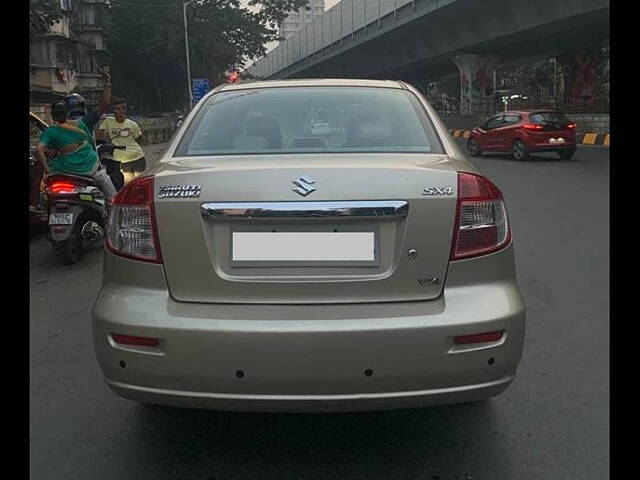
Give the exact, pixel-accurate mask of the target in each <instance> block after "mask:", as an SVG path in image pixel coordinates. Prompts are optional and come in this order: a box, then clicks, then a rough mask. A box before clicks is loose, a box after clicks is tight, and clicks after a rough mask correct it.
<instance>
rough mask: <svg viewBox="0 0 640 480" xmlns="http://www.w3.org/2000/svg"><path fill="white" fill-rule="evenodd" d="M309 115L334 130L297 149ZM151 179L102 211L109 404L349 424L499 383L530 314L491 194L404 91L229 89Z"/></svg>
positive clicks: (385, 86)
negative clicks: (339, 417)
mask: <svg viewBox="0 0 640 480" xmlns="http://www.w3.org/2000/svg"><path fill="white" fill-rule="evenodd" d="M221 94H226V95H221ZM216 95H218V96H217V97H216ZM319 107H320V108H323V109H324V110H325V111H326V112H327V116H328V123H329V126H328V127H327V128H326V129H323V133H317V134H316V136H315V137H314V138H315V140H316V141H314V142H310V141H300V139H301V138H303V136H305V135H306V136H308V135H310V133H309V132H310V129H309V128H306V129H305V128H304V127H303V126H301V125H300V124H301V123H304V122H305V121H307V120H305V113H304V112H305V111H309V109H316V110H317V109H318V108H319ZM243 111H244V112H245V113H246V115H245V117H242V119H240V117H238V118H236V117H235V116H237V115H240V116H242V115H243V114H242V113H241V112H243ZM255 112H260V113H261V114H260V115H257V116H256V115H255ZM383 112H386V113H383ZM385 115H387V117H385ZM394 115H395V117H394ZM407 118H413V120H412V123H406V124H403V122H409V120H407ZM221 119H226V123H227V126H228V128H227V127H226V126H225V125H224V124H223V123H221ZM257 119H259V120H257ZM274 119H277V120H278V121H277V122H275V121H273V120H274ZM323 120H324V119H323ZM313 121H314V120H313V119H311V120H308V122H309V125H311V124H312V122H313ZM238 122H239V123H238ZM234 124H236V125H242V128H239V127H237V126H236V127H234V126H233V125H234ZM214 126H217V127H218V128H214ZM276 127H278V128H276ZM291 132H295V134H297V135H300V137H295V135H293V136H292V135H291ZM232 137H233V139H232ZM279 138H280V140H281V141H280V142H278V139H279ZM319 139H321V140H322V141H319ZM302 145H307V146H306V147H304V146H302ZM309 145H313V147H309ZM316 148H317V149H320V150H315V149H316ZM151 173H152V175H151V176H149V177H145V178H139V179H136V180H134V181H133V182H131V183H130V184H128V185H127V186H126V187H125V189H124V190H123V192H122V193H120V194H119V195H118V197H116V199H115V200H114V206H113V210H112V214H111V218H110V225H109V229H108V241H107V246H108V249H107V252H106V254H105V267H104V284H103V288H102V291H101V292H100V295H99V296H98V299H97V300H96V304H95V307H94V312H93V335H94V345H95V351H96V356H97V358H98V361H99V364H100V367H101V369H102V371H103V373H104V376H105V381H106V382H107V384H108V385H109V386H110V387H111V388H112V389H113V390H114V391H115V392H116V393H118V394H120V395H122V396H123V397H126V398H130V399H134V400H138V401H143V402H151V403H162V404H168V405H175V406H187V407H202V408H213V409H222V410H253V411H350V410H367V409H387V408H403V407H417V406H424V405H430V404H438V403H450V402H461V401H473V400H478V399H482V398H487V397H490V396H493V395H496V394H498V393H499V392H501V391H502V390H504V389H505V388H506V387H507V386H508V385H509V383H510V382H511V381H512V380H513V378H514V375H515V372H516V369H517V366H518V363H519V360H520V357H521V354H522V346H523V338H524V318H525V314H524V305H523V302H522V298H521V296H520V293H519V290H518V287H517V284H516V278H515V267H514V256H513V247H512V242H511V230H510V226H509V222H508V217H507V214H506V209H505V206H504V201H503V198H502V195H501V193H500V191H499V190H498V189H497V187H495V185H493V184H492V183H491V182H490V181H489V180H488V179H486V178H485V177H484V176H482V175H481V174H480V173H479V172H477V171H476V170H475V169H474V168H473V167H472V166H471V165H470V164H469V163H468V162H467V161H466V160H465V159H464V157H463V155H462V153H461V152H460V150H459V149H458V147H457V146H456V145H455V142H454V141H453V140H452V139H451V137H450V136H449V135H448V133H447V131H446V128H445V127H444V125H442V123H441V122H440V120H439V119H438V118H437V115H436V114H435V112H433V110H432V109H431V107H430V106H429V105H428V104H427V103H426V101H424V99H423V98H422V97H421V96H420V94H419V93H418V92H416V91H415V90H414V89H412V88H410V87H408V86H406V85H404V84H399V83H396V82H366V81H364V82H354V81H324V82H323V81H317V82H313V81H297V82H295V81H289V82H266V83H258V84H249V85H235V86H232V87H226V88H224V89H222V90H217V91H215V92H214V93H213V94H210V95H209V97H208V98H206V99H204V100H203V101H202V102H201V103H200V105H199V110H198V111H196V112H194V113H192V114H191V115H190V117H189V118H188V119H187V120H186V121H185V124H184V125H183V126H182V130H181V131H180V132H179V133H178V135H177V136H176V139H175V140H174V142H173V144H172V145H170V146H169V148H168V149H167V151H166V153H165V157H164V158H163V159H162V160H161V162H159V165H158V166H157V167H156V168H155V169H154V170H152V172H151Z"/></svg>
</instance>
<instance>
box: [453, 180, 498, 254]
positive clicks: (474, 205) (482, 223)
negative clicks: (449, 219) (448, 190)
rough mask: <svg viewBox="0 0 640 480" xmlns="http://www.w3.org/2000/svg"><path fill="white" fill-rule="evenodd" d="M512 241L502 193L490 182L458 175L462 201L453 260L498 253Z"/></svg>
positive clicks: (460, 201) (457, 221)
mask: <svg viewBox="0 0 640 480" xmlns="http://www.w3.org/2000/svg"><path fill="white" fill-rule="evenodd" d="M510 241H511V226H510V225H509V219H508V217H507V210H506V208H505V205H504V200H503V198H502V192H500V190H499V189H498V187H496V186H495V185H494V184H493V183H492V182H491V181H490V180H489V179H487V178H485V177H483V176H481V175H476V174H473V173H466V172H459V173H458V200H457V207H456V219H455V225H454V230H453V242H452V246H451V256H450V259H451V260H461V259H464V258H472V257H478V256H481V255H486V254H488V253H493V252H497V251H498V250H501V249H503V248H505V247H506V246H507V245H508V244H509V242H510Z"/></svg>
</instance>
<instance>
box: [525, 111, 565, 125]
mask: <svg viewBox="0 0 640 480" xmlns="http://www.w3.org/2000/svg"><path fill="white" fill-rule="evenodd" d="M530 118H531V121H532V122H533V123H539V124H545V123H559V124H562V125H566V124H567V123H571V120H569V119H568V118H567V117H565V116H564V115H563V114H561V113H557V112H541V113H534V114H533V115H531V116H530Z"/></svg>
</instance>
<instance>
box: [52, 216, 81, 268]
mask: <svg viewBox="0 0 640 480" xmlns="http://www.w3.org/2000/svg"><path fill="white" fill-rule="evenodd" d="M81 231H82V229H81V228H79V227H78V224H77V223H76V225H75V226H74V227H73V231H72V232H71V235H69V238H67V239H66V240H64V241H62V242H59V243H58V251H59V252H60V255H61V256H62V262H63V263H64V264H65V265H73V264H74V263H76V262H77V261H78V260H80V256H81V255H82V250H83V245H82V237H81V235H80V232H81Z"/></svg>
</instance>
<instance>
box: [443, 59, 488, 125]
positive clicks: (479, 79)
mask: <svg viewBox="0 0 640 480" xmlns="http://www.w3.org/2000/svg"><path fill="white" fill-rule="evenodd" d="M451 60H452V61H453V63H455V65H456V67H458V72H459V73H460V114H461V115H479V114H492V113H494V110H495V105H494V96H493V74H494V72H495V71H496V67H497V66H498V64H499V63H500V57H499V56H498V55H487V54H462V55H456V56H454V57H453V58H452V59H451Z"/></svg>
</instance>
